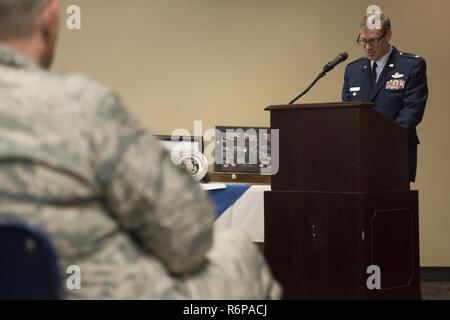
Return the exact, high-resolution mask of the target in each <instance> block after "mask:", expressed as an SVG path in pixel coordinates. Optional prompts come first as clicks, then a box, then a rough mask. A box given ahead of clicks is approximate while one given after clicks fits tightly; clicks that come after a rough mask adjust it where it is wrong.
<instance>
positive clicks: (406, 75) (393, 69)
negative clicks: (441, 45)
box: [342, 47, 428, 181]
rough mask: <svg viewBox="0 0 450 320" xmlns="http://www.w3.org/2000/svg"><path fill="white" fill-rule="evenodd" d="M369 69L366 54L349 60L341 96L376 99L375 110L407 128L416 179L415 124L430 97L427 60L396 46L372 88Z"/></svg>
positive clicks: (412, 169) (374, 100)
mask: <svg viewBox="0 0 450 320" xmlns="http://www.w3.org/2000/svg"><path fill="white" fill-rule="evenodd" d="M370 73H371V72H370V60H369V59H367V58H366V57H363V58H360V59H358V60H356V61H353V62H351V63H350V64H348V65H347V67H346V69H345V76H344V87H343V89H342V100H343V101H369V102H373V103H375V104H376V105H377V107H376V109H375V110H377V111H378V112H380V113H382V114H383V115H385V116H386V117H388V118H389V119H392V120H393V121H394V122H395V123H397V124H399V125H400V126H402V127H404V128H408V144H409V146H408V147H409V178H410V180H411V181H414V180H415V176H416V163H417V145H418V144H419V143H420V142H419V138H418V136H417V132H416V126H417V125H418V124H419V123H420V122H421V121H422V117H423V113H424V111H425V105H426V102H427V99H428V85H427V76H426V62H425V60H424V59H423V58H421V57H419V56H417V55H414V54H411V53H402V52H399V51H398V50H397V49H396V48H395V47H394V48H393V50H392V53H391V55H390V56H389V58H388V61H387V63H386V65H385V67H384V69H383V71H382V72H381V74H380V77H379V78H378V81H377V83H376V84H375V85H374V87H373V89H372V84H371V76H370Z"/></svg>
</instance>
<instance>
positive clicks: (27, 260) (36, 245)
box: [0, 218, 62, 300]
mask: <svg viewBox="0 0 450 320" xmlns="http://www.w3.org/2000/svg"><path fill="white" fill-rule="evenodd" d="M61 288H62V287H61V277H60V273H59V268H58V260H57V256H56V252H55V249H54V247H53V246H52V244H51V242H50V239H49V238H48V236H47V235H46V234H44V233H43V232H42V231H40V230H39V229H38V228H36V227H32V226H30V225H28V224H27V223H24V222H22V221H19V220H16V219H3V218H2V219H0V299H2V300H53V299H61V298H62V290H61Z"/></svg>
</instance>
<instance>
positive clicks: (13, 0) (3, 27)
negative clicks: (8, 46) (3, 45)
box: [0, 0, 48, 40]
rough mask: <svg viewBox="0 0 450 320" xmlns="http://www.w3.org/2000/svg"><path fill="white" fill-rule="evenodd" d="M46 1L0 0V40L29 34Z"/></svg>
mask: <svg viewBox="0 0 450 320" xmlns="http://www.w3.org/2000/svg"><path fill="white" fill-rule="evenodd" d="M47 1H48V0H0V40H8V39H12V38H20V37H24V36H27V35H29V34H31V32H32V31H33V29H34V27H35V24H36V21H37V17H38V15H39V13H40V12H41V10H42V8H43V7H44V5H45V4H46V3H47Z"/></svg>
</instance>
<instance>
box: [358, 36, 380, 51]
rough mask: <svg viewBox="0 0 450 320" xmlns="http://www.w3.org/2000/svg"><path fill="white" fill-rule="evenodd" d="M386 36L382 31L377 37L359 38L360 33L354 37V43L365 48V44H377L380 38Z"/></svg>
mask: <svg viewBox="0 0 450 320" xmlns="http://www.w3.org/2000/svg"><path fill="white" fill-rule="evenodd" d="M385 36H386V33H384V34H383V35H382V36H381V37H379V38H372V39H361V35H359V36H358V39H356V43H358V45H360V46H361V47H363V48H365V47H366V46H367V44H370V45H371V46H377V45H379V44H380V42H381V40H383V38H384V37H385Z"/></svg>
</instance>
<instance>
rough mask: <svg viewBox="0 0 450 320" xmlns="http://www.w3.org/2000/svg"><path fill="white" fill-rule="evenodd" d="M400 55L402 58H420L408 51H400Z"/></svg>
mask: <svg viewBox="0 0 450 320" xmlns="http://www.w3.org/2000/svg"><path fill="white" fill-rule="evenodd" d="M400 57H402V58H409V59H417V58H420V56H418V55H417V54H415V53H409V52H400Z"/></svg>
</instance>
